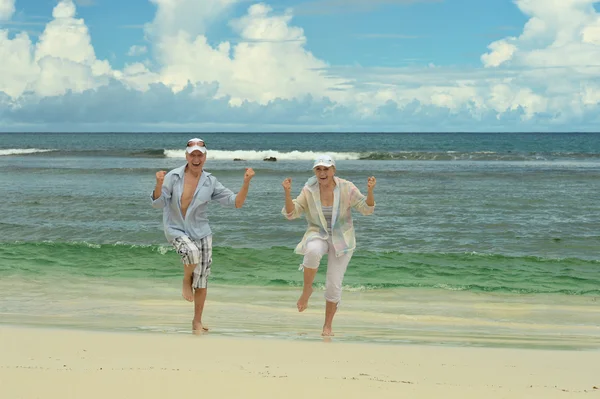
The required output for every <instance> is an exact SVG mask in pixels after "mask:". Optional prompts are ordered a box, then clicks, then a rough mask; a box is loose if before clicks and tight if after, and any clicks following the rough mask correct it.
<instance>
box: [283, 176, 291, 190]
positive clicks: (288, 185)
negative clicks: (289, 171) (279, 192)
mask: <svg viewBox="0 0 600 399" xmlns="http://www.w3.org/2000/svg"><path fill="white" fill-rule="evenodd" d="M281 185H282V186H283V189H284V190H285V191H286V192H289V191H291V190H292V178H291V177H288V178H287V179H285V180H284V181H283V183H281Z"/></svg>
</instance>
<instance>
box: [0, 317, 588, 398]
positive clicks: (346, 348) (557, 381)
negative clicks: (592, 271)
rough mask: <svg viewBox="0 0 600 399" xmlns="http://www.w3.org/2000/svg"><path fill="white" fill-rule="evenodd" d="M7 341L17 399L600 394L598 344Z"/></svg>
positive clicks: (1, 375)
mask: <svg viewBox="0 0 600 399" xmlns="http://www.w3.org/2000/svg"><path fill="white" fill-rule="evenodd" d="M0 353H2V356H0V397H3V398H10V399H18V398H34V397H44V398H49V399H53V398H57V399H58V398H61V399H65V398H80V397H86V398H91V399H93V398H106V397H114V398H132V397H144V398H171V397H178V396H188V395H190V394H194V395H195V394H198V395H203V396H211V397H223V398H225V397H227V398H229V397H245V398H259V397H260V398H269V397H275V396H277V397H279V396H281V395H285V396H286V397H287V398H304V397H308V396H310V397H323V398H325V397H344V398H359V397H361V398H362V397H364V396H365V395H371V394H372V395H375V397H377V398H392V397H394V398H395V397H399V396H398V395H410V396H409V397H411V398H431V397H446V398H483V397H485V398H506V397H510V398H532V397H539V398H555V397H556V398H564V397H569V398H571V397H580V396H583V395H587V396H586V397H600V391H599V390H598V389H597V388H600V378H599V377H598V373H597V370H596V368H595V366H594V364H596V363H597V359H598V358H599V355H600V352H599V351H570V350H541V349H536V350H532V349H497V348H496V349H495V348H472V347H439V346H424V345H377V344H373V343H346V342H336V341H335V338H334V339H333V340H331V341H329V342H327V341H325V342H300V341H285V340H269V339H255V338H241V337H224V336H214V335H211V334H210V333H208V334H204V335H202V336H195V335H192V334H179V335H176V334H140V333H121V332H98V331H75V330H67V329H45V328H23V327H16V326H11V327H9V326H0ZM32 381H33V382H34V383H32ZM594 387H595V388H594ZM590 394H591V395H592V396H590Z"/></svg>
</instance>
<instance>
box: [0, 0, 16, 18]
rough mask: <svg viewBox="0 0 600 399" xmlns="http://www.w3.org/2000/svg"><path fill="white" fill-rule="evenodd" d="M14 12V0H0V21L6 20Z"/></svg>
mask: <svg viewBox="0 0 600 399" xmlns="http://www.w3.org/2000/svg"><path fill="white" fill-rule="evenodd" d="M14 13H15V0H0V21H8V20H9V19H11V18H12V16H13V14H14Z"/></svg>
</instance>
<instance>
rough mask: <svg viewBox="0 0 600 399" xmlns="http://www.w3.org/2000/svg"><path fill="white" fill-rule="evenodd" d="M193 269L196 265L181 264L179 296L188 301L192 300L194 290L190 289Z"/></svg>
mask: <svg viewBox="0 0 600 399" xmlns="http://www.w3.org/2000/svg"><path fill="white" fill-rule="evenodd" d="M194 269H196V265H184V266H183V287H182V290H181V296H183V298H184V299H185V300H186V301H188V302H192V301H193V300H194V290H193V289H192V282H193V278H194V277H193V276H194Z"/></svg>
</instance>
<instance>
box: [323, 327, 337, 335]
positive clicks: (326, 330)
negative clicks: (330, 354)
mask: <svg viewBox="0 0 600 399" xmlns="http://www.w3.org/2000/svg"><path fill="white" fill-rule="evenodd" d="M321 335H322V336H323V337H333V336H334V335H335V334H333V331H332V330H331V327H325V326H323V332H322V333H321Z"/></svg>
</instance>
